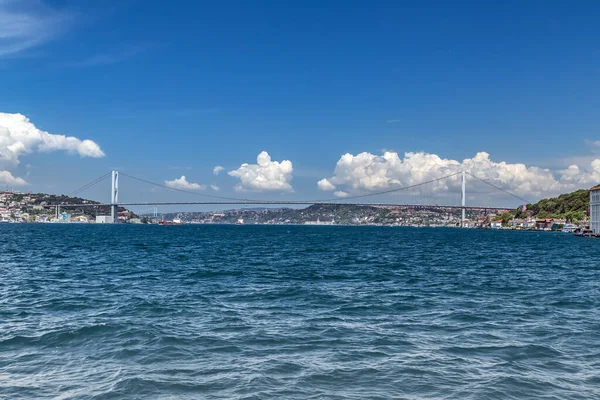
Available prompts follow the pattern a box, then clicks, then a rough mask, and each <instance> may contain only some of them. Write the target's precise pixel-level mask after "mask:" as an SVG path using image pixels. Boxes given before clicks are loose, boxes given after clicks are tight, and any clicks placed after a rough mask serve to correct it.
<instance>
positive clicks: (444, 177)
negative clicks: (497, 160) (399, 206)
mask: <svg viewBox="0 0 600 400" xmlns="http://www.w3.org/2000/svg"><path fill="white" fill-rule="evenodd" d="M461 173H462V172H456V173H454V174H450V175H446V176H442V177H440V178H436V179H432V180H430V181H426V182H421V183H416V184H414V185H409V186H402V187H399V188H396V189H389V190H383V191H381V192H374V193H367V194H361V195H357V196H350V197H343V198H339V197H338V198H334V199H328V200H319V202H321V203H328V202H334V201H343V200H352V199H360V198H363V197H370V196H377V195H380V194H387V193H394V192H399V191H402V190H408V189H412V188H416V187H419V186H423V185H427V184H429V183H434V182H438V181H441V180H444V179H448V178H451V177H453V176H456V175H458V174H461Z"/></svg>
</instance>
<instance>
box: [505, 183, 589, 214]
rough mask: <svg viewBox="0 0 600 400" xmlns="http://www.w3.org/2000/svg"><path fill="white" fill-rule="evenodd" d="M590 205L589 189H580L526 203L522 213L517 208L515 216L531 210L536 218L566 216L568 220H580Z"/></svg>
mask: <svg viewBox="0 0 600 400" xmlns="http://www.w3.org/2000/svg"><path fill="white" fill-rule="evenodd" d="M589 206H590V191H589V190H586V189H580V190H577V191H575V192H572V193H566V194H561V195H560V196H558V197H552V198H549V199H542V200H540V201H538V202H537V203H535V204H527V211H526V212H525V213H524V212H523V211H522V210H520V209H518V210H516V211H515V213H516V216H517V217H522V216H524V215H525V214H526V213H527V212H531V213H532V214H533V215H535V216H536V217H538V218H566V219H567V220H569V221H580V220H582V219H583V218H584V216H585V214H586V213H587V210H588V208H589Z"/></svg>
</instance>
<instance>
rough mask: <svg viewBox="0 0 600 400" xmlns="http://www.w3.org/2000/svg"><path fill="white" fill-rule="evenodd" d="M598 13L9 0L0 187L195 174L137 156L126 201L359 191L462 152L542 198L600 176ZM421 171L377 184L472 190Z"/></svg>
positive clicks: (499, 5)
mask: <svg viewBox="0 0 600 400" xmlns="http://www.w3.org/2000/svg"><path fill="white" fill-rule="evenodd" d="M599 19H600V4H599V3H597V2H592V1H580V2H576V3H568V2H564V1H561V2H559V1H529V2H521V1H497V2H494V1H490V2H479V1H454V2H447V1H418V2H417V1H406V2H398V1H369V2H366V1H361V2H359V1H323V0H321V1H310V0H306V1H289V2H282V1H258V0H257V1H252V2H248V1H220V2H204V1H185V0H180V1H178V2H172V3H168V2H164V1H155V0H144V1H141V0H139V1H135V0H125V1H93V0H92V1H87V2H80V1H76V0H32V1H26V0H0V188H6V187H8V188H10V189H18V190H22V191H32V192H49V193H65V194H68V193H71V192H73V191H75V190H77V189H78V188H80V187H82V186H84V185H85V184H87V183H88V182H90V181H93V180H94V179H96V178H97V177H99V176H102V175H104V174H105V173H107V172H109V171H111V170H113V169H117V170H119V171H121V172H123V173H126V174H128V175H131V176H135V177H138V178H141V179H144V180H148V181H151V182H156V183H160V184H162V185H165V186H170V187H175V188H180V189H184V190H189V191H190V192H192V193H196V195H194V194H188V193H183V192H169V191H168V190H166V189H164V188H159V187H155V186H151V185H147V184H144V183H142V182H141V181H135V180H132V179H129V180H128V179H127V177H126V176H125V175H121V194H120V198H121V200H122V201H166V200H181V201H193V200H194V199H198V200H200V199H202V198H204V197H203V196H204V195H218V196H225V197H236V198H249V199H282V200H303V199H311V200H312V199H328V198H340V199H343V198H345V197H351V196H354V195H362V194H369V193H374V192H378V191H384V190H390V189H395V188H399V187H403V186H407V185H413V184H417V183H420V182H424V181H428V180H433V179H437V178H440V177H443V176H447V175H453V174H456V173H457V172H460V171H462V170H467V172H469V173H470V174H473V175H474V176H477V177H478V178H481V179H485V180H487V181H488V182H490V183H493V184H494V185H496V186H498V187H501V188H502V189H504V190H507V191H510V192H512V193H514V194H516V195H517V196H519V197H521V198H524V199H525V200H531V201H536V200H537V199H539V198H542V197H548V196H552V195H556V194H559V193H563V192H569V191H572V190H575V189H578V188H588V187H591V186H593V185H595V184H598V183H600V134H599V132H598V129H599V126H600V97H599V96H598V93H600V46H598V43H599V39H600V24H598V23H597V21H598V20H599ZM109 186H110V183H109V181H108V180H105V181H102V182H101V183H100V184H98V185H96V186H93V187H91V188H90V189H88V190H87V191H84V192H82V193H81V195H82V196H84V197H88V198H92V199H95V200H99V201H108V200H109V198H110V188H109ZM419 190H420V191H412V193H411V196H413V197H412V198H411V199H409V198H407V197H406V196H407V195H403V194H390V195H386V197H381V196H380V197H378V198H377V197H375V198H373V200H374V201H402V200H406V201H409V200H410V201H425V200H422V198H424V197H429V198H434V197H436V196H437V199H438V200H434V201H436V202H438V204H442V203H448V202H451V203H456V202H457V201H459V197H457V193H459V191H460V176H459V175H454V176H453V177H452V178H448V179H446V180H442V181H438V182H436V183H432V184H431V185H429V186H428V187H427V188H423V189H419ZM468 193H469V196H468V201H469V202H470V203H472V204H474V203H478V204H485V205H490V206H493V205H497V206H504V205H515V204H518V203H522V201H521V200H519V199H517V198H513V197H510V196H506V195H504V194H503V193H501V192H497V191H496V192H494V191H493V190H491V189H490V187H489V186H486V185H483V184H482V183H481V182H478V181H477V179H475V178H473V179H471V178H469V180H468ZM394 196H395V197H394ZM402 196H404V197H402ZM409 197H410V196H409ZM416 197H420V198H421V199H420V200H419V199H416ZM206 199H208V197H206ZM390 199H391V200H390ZM440 199H441V200H440Z"/></svg>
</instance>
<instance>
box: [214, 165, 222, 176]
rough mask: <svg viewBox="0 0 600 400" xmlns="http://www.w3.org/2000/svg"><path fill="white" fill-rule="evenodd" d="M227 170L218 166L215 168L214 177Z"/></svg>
mask: <svg viewBox="0 0 600 400" xmlns="http://www.w3.org/2000/svg"><path fill="white" fill-rule="evenodd" d="M224 169H225V168H223V167H221V166H220V165H217V166H216V167H214V168H213V175H219V173H220V172H221V171H223V170H224Z"/></svg>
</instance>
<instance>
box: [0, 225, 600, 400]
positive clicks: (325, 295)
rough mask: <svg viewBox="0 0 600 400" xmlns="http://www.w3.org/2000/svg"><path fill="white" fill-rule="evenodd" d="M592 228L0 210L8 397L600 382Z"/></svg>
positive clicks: (282, 395) (587, 393)
mask: <svg viewBox="0 0 600 400" xmlns="http://www.w3.org/2000/svg"><path fill="white" fill-rule="evenodd" d="M599 249H600V240H596V239H583V238H576V237H573V236H572V235H567V234H560V233H557V234H554V233H539V232H511V231H481V230H460V229H444V228H421V229H416V228H389V227H333V226H313V227H310V226H162V227H161V226H125V225H120V226H106V225H104V226H94V225H35V224H28V225H2V226H0V398H2V399H21V398H26V399H55V398H56V399H201V398H212V399H321V398H322V399H389V398H394V399H599V398H600V257H599V254H600V252H599Z"/></svg>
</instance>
